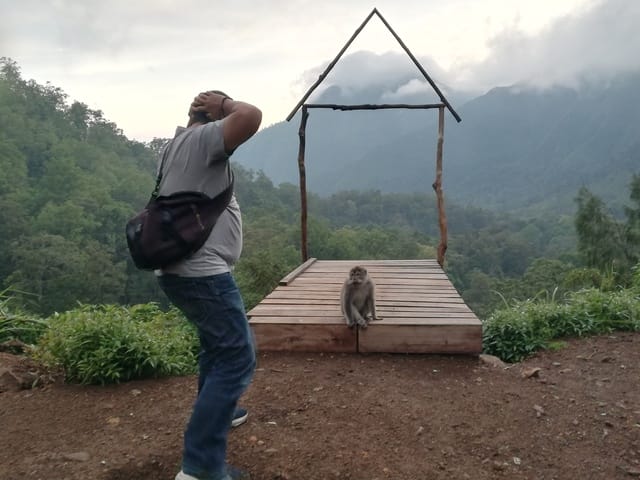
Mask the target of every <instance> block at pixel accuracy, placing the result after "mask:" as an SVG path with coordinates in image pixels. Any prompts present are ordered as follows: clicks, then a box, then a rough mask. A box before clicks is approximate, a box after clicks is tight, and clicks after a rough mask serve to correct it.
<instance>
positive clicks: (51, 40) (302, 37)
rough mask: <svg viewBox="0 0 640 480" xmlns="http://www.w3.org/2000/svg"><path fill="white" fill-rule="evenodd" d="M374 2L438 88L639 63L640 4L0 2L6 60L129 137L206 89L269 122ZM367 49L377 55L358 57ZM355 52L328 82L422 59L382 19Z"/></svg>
mask: <svg viewBox="0 0 640 480" xmlns="http://www.w3.org/2000/svg"><path fill="white" fill-rule="evenodd" d="M374 7H376V8H377V9H378V10H379V11H380V13H381V14H382V15H383V16H384V18H385V19H386V20H387V21H388V22H389V24H390V25H391V27H392V28H393V29H394V30H395V31H396V33H397V34H398V35H399V36H400V37H401V38H402V40H403V41H404V42H405V44H406V45H407V47H408V48H409V49H410V50H411V51H412V52H413V54H414V55H415V56H416V57H417V58H418V59H419V60H420V62H421V63H422V65H423V66H424V67H425V69H426V70H427V72H428V73H429V74H430V76H431V77H433V78H434V80H435V81H436V83H438V84H439V85H440V86H445V85H446V86H448V87H451V88H456V89H472V90H475V91H478V92H483V91H486V90H487V89H488V88H491V87H494V86H501V85H510V84H513V83H516V82H529V83H534V84H536V85H541V86H548V85H551V84H556V83H561V84H565V85H575V84H576V82H577V80H576V79H577V78H579V77H580V76H584V75H585V74H588V75H589V76H590V77H591V78H604V79H606V78H607V77H608V76H609V75H611V74H613V73H616V72H623V71H629V70H637V69H640V53H639V52H640V32H639V27H640V0H446V1H444V0H378V1H377V2H370V1H364V0H322V1H320V0H315V1H308V0H206V1H205V0H180V1H178V0H0V56H5V57H10V58H12V59H13V60H15V61H16V62H18V65H19V66H20V68H21V70H22V76H23V78H25V79H34V80H36V81H37V82H38V83H45V82H47V81H49V82H51V83H52V84H53V85H55V86H56V87H60V88H61V89H62V90H64V91H65V92H66V93H67V94H68V95H69V99H70V101H72V100H78V101H81V102H84V103H86V104H87V105H89V107H90V108H94V109H100V110H102V111H103V112H104V115H105V117H106V118H107V119H109V120H110V121H112V122H115V123H116V124H117V125H118V126H119V127H120V128H121V129H122V130H123V131H124V133H125V135H127V136H128V137H129V138H135V139H137V140H141V141H147V140H150V139H152V138H153V137H168V136H171V135H172V134H173V131H174V128H175V126H176V125H178V124H184V123H185V121H186V111H187V108H188V105H189V103H190V102H191V100H192V99H193V97H194V96H195V94H197V93H198V92H199V91H202V90H209V89H220V90H224V91H226V92H227V93H229V94H230V95H231V96H233V97H234V98H236V99H240V100H246V101H248V102H251V103H254V104H256V105H258V106H259V107H260V108H262V110H263V114H264V115H263V125H262V126H263V127H266V126H268V125H270V124H272V123H276V122H279V121H282V120H284V119H285V118H286V116H287V115H288V113H289V112H290V111H291V110H292V109H293V108H294V107H295V105H296V104H297V102H298V100H300V98H301V97H302V95H303V94H304V93H305V92H306V91H307V89H308V88H309V87H310V86H311V85H312V84H313V82H314V81H315V80H316V79H317V76H318V74H320V73H321V72H322V71H323V70H324V68H325V67H326V66H327V64H328V63H329V62H330V61H331V60H332V59H333V58H334V57H335V56H336V55H337V54H338V52H339V51H340V49H341V48H342V46H343V45H344V44H345V43H346V41H347V40H348V39H349V38H350V37H351V35H352V34H353V33H354V31H355V30H356V28H357V27H358V26H359V25H360V24H361V23H362V22H363V21H364V19H365V18H366V17H367V15H368V14H369V13H370V12H371V11H372V9H373V8H374ZM362 50H366V51H370V52H373V53H375V54H376V55H369V54H367V55H362V54H360V55H352V54H354V53H356V52H359V51H362ZM346 53H347V55H348V56H345V57H344V58H343V60H342V61H341V62H339V63H338V66H337V67H336V69H335V73H334V74H333V75H332V77H331V78H328V79H327V81H332V82H334V83H338V84H341V85H344V86H351V87H357V86H361V85H363V84H366V83H367V82H370V81H377V82H380V81H384V79H385V78H386V76H387V75H389V74H391V73H392V72H397V71H399V70H402V69H403V68H410V67H411V64H410V61H409V60H407V58H406V55H404V53H402V50H401V49H400V47H399V45H398V43H397V42H396V41H395V39H394V38H393V37H392V36H391V34H390V33H389V32H388V30H387V29H386V28H385V27H384V26H383V24H382V23H381V22H380V20H379V19H378V18H377V17H375V16H374V17H373V18H372V19H371V21H370V22H369V24H368V25H367V26H366V27H365V29H364V30H363V31H362V33H361V34H360V35H359V36H358V38H357V39H356V41H355V42H354V44H353V45H352V46H351V47H350V48H349V50H347V52H346ZM350 54H351V55H350ZM400 54H401V55H400ZM402 62H405V63H402ZM407 65H408V67H407ZM418 76H419V73H418ZM419 88H421V85H420V84H419V83H416V82H415V81H414V82H408V83H407V84H406V85H404V86H402V87H401V89H400V90H401V91H410V90H412V89H419ZM402 89H404V90H402ZM398 93H399V92H398V91H395V92H389V95H388V97H389V98H392V97H393V96H394V95H395V94H398ZM400 93H401V92H400ZM454 107H455V106H454Z"/></svg>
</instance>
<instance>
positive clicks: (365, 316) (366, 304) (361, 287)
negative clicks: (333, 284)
mask: <svg viewBox="0 0 640 480" xmlns="http://www.w3.org/2000/svg"><path fill="white" fill-rule="evenodd" d="M340 306H341V309H342V315H343V316H344V319H345V321H346V322H347V326H348V327H349V328H353V327H354V326H355V325H358V326H360V327H361V328H367V326H368V325H369V322H370V321H371V320H379V319H380V317H378V316H377V315H376V294H375V285H374V283H373V281H372V280H371V278H370V277H369V274H368V273H367V269H366V268H364V267H361V266H356V267H353V268H352V269H351V270H350V271H349V278H347V279H346V280H345V282H344V285H342V291H341V292H340Z"/></svg>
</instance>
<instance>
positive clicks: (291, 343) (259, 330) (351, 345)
mask: <svg viewBox="0 0 640 480" xmlns="http://www.w3.org/2000/svg"><path fill="white" fill-rule="evenodd" d="M251 328H252V329H253V332H254V336H255V338H256V343H257V349H258V351H281V352H336V353H355V352H357V349H358V347H357V331H356V330H354V329H350V328H346V326H345V325H344V324H341V325H304V326H300V325H283V324H267V323H265V324H257V323H254V324H252V325H251Z"/></svg>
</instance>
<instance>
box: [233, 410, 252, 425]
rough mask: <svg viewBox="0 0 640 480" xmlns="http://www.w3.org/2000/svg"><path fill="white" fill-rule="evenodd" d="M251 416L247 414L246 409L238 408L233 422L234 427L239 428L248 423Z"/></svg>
mask: <svg viewBox="0 0 640 480" xmlns="http://www.w3.org/2000/svg"><path fill="white" fill-rule="evenodd" d="M248 416H249V412H247V409H246V408H242V407H238V408H236V411H235V412H233V420H231V426H232V427H239V426H240V425H242V424H243V423H244V422H246V421H247V417H248Z"/></svg>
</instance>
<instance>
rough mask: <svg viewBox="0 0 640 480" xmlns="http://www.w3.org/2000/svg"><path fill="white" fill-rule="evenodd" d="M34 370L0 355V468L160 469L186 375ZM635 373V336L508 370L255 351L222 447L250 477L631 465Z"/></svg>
mask: <svg viewBox="0 0 640 480" xmlns="http://www.w3.org/2000/svg"><path fill="white" fill-rule="evenodd" d="M36 370H37V366H36V365H33V364H31V363H30V362H29V361H28V360H26V359H25V358H24V357H19V356H15V355H10V354H7V353H4V354H0V479H2V480H26V479H34V480H35V479H42V480H81V479H82V480H86V479H95V480H125V479H126V480H134V479H135V480H152V479H153V480H163V479H166V480H171V479H173V478H174V476H175V474H176V472H177V470H178V468H179V463H180V452H181V446H182V431H183V428H184V425H185V422H186V420H187V418H188V415H189V413H190V410H191V405H192V402H193V399H194V396H195V393H196V379H195V377H179V378H165V379H159V380H148V381H137V382H129V383H124V384H120V385H112V386H105V387H101V386H90V387H87V386H77V385H67V384H64V383H62V382H61V381H59V380H58V381H55V382H52V383H44V384H43V380H46V378H44V379H40V381H38V380H37V375H35V374H33V373H29V372H35V371H36ZM21 379H22V380H21ZM639 380H640V334H626V333H625V334H623V333H619V334H615V335H609V336H601V337H594V338H589V339H582V340H571V341H568V342H567V345H566V347H565V348H562V349H560V350H558V351H554V352H549V351H547V352H541V353H539V354H537V355H535V356H534V357H532V358H530V359H528V360H526V361H525V362H522V363H520V364H515V365H507V366H506V367H503V366H493V365H491V364H489V363H485V362H484V361H482V360H481V359H480V358H478V357H466V356H434V355H386V354H375V355H341V354H339V355H329V354H291V353H262V354H261V355H260V357H259V366H258V371H257V372H256V376H255V380H254V382H253V384H252V385H251V387H250V389H249V391H248V392H247V394H246V395H245V396H244V397H243V399H242V404H243V405H244V406H246V407H247V408H248V409H249V411H250V414H249V420H248V422H247V423H246V424H244V425H243V426H241V427H238V428H236V429H233V430H232V432H231V434H230V439H229V460H230V461H231V463H233V464H236V465H238V466H241V467H244V468H245V469H247V470H249V471H250V472H251V475H252V478H253V479H254V480H287V479H288V480H313V479H318V480H328V479H351V480H376V479H377V480H386V479H401V480H413V479H418V480H440V479H442V480H445V479H446V480H457V479H473V480H482V479H539V480H542V479H559V480H573V479H603V480H612V479H631V478H640V387H639V385H638V383H639ZM34 381H35V383H36V386H35V387H34V388H28V387H30V386H31V385H33V383H34Z"/></svg>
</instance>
